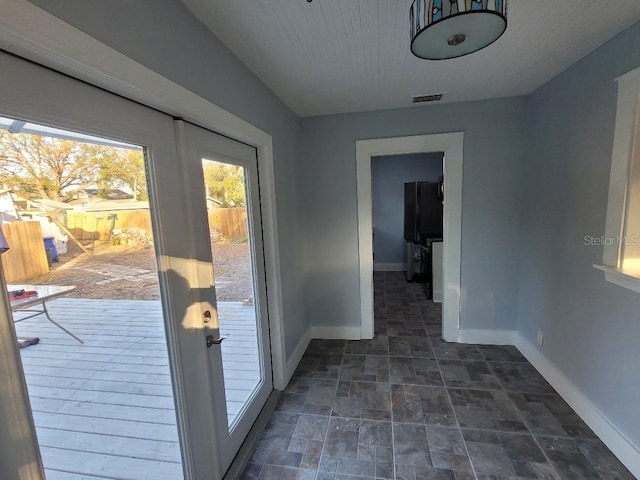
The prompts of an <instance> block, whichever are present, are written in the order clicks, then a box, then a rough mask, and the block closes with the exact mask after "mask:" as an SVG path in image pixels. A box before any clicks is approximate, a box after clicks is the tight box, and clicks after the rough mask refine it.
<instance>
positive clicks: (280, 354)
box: [0, 0, 288, 390]
mask: <svg viewBox="0 0 640 480" xmlns="http://www.w3.org/2000/svg"><path fill="white" fill-rule="evenodd" d="M0 49H4V50H6V51H8V52H10V53H13V54H15V55H18V56H20V57H23V58H26V59H28V60H32V61H34V62H36V63H39V64H41V65H44V66H46V67H49V68H52V69H54V70H57V71H59V72H62V73H65V74H67V75H70V76H72V77H75V78H78V79H80V80H84V81H86V82H87V83H90V84H92V85H96V86H98V87H101V88H104V89H105V90H107V91H110V92H113V93H116V94H118V95H121V96H123V97H125V98H129V99H131V100H134V101H136V102H139V103H141V104H143V105H147V106H149V107H152V108H155V109H157V110H160V111H161V112H164V113H167V114H169V115H172V116H174V117H177V118H182V119H184V120H187V121H189V122H191V123H194V124H196V125H200V126H202V127H205V128H208V129H209V130H212V131H215V132H217V133H221V134H223V135H225V136H227V137H229V138H232V139H234V140H238V141H240V142H244V143H246V144H248V145H251V146H253V147H255V148H256V150H257V151H258V169H259V174H260V188H261V193H262V214H263V234H264V249H265V263H266V267H267V285H268V286H269V288H268V298H269V329H270V337H271V354H272V368H273V384H274V388H276V389H278V390H282V389H284V387H285V386H286V384H287V382H288V378H287V375H286V364H287V362H286V351H285V337H284V323H283V317H282V289H281V278H282V277H281V272H280V250H279V243H278V229H277V216H276V193H275V176H274V165H273V144H272V138H271V135H269V134H268V133H266V132H264V131H262V130H260V129H258V128H256V127H255V126H253V125H251V124H250V123H248V122H246V121H244V120H242V119H241V118H239V117H237V116H235V115H233V114H232V113H230V112H228V111H226V110H224V109H222V108H220V107H218V106H217V105H214V104H213V103H211V102H209V101H208V100H206V99H204V98H202V97H200V96H199V95H197V94H195V93H193V92H191V91H190V90H187V89H186V88H184V87H182V86H180V85H178V84H177V83H174V82H172V81H170V80H168V79H167V78H165V77H163V76H162V75H160V74H158V73H156V72H154V71H153V70H151V69H149V68H147V67H145V66H144V65H142V64H140V63H138V62H136V61H134V60H132V59H130V58H129V57H127V56H125V55H123V54H122V53H120V52H118V51H116V50H114V49H113V48H111V47H109V46H107V45H105V44H103V43H101V42H99V41H98V40H96V39H95V38H93V37H91V36H89V35H87V34H85V33H84V32H82V31H80V30H78V29H77V28H75V27H73V26H72V25H69V24H68V23H65V22H63V21H62V20H60V19H59V18H57V17H55V16H53V15H51V14H50V13H48V12H46V11H44V10H42V9H40V8H38V7H36V6H35V5H33V4H32V3H30V2H28V1H27V0H2V1H0Z"/></svg>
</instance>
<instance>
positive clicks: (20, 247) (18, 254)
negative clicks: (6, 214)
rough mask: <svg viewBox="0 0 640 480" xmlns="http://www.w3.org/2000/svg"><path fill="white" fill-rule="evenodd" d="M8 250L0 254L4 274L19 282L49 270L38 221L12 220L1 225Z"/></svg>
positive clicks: (10, 281)
mask: <svg viewBox="0 0 640 480" xmlns="http://www.w3.org/2000/svg"><path fill="white" fill-rule="evenodd" d="M2 230H3V231H4V235H5V236H6V237H7V243H8V244H9V251H8V252H6V253H4V254H2V267H3V269H4V276H5V278H6V280H7V282H9V283H12V282H13V283H15V282H21V281H23V280H27V279H29V278H33V277H37V276H39V275H43V274H45V273H47V272H48V271H49V261H48V259H47V253H46V252H45V249H44V241H43V240H42V230H41V229H40V222H13V223H10V224H5V225H3V226H2Z"/></svg>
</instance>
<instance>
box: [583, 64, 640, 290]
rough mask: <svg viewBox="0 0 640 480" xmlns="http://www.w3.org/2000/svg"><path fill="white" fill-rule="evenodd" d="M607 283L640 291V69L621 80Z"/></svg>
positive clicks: (603, 267)
mask: <svg viewBox="0 0 640 480" xmlns="http://www.w3.org/2000/svg"><path fill="white" fill-rule="evenodd" d="M602 244H603V247H604V249H603V254H602V265H594V267H596V268H598V269H600V270H603V271H604V273H605V277H606V279H607V281H609V282H612V283H615V284H617V285H620V286H623V287H625V288H629V289H631V290H635V291H637V292H640V67H639V68H636V69H635V70H632V71H631V72H629V73H627V74H626V75H624V76H622V77H620V78H619V79H618V107H617V113H616V127H615V135H614V141H613V155H612V159H611V176H610V180H609V201H608V205H607V223H606V227H605V234H604V238H603V241H602Z"/></svg>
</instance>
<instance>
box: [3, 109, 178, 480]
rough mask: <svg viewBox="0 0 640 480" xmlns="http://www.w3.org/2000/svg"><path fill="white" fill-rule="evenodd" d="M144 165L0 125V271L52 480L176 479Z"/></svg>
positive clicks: (118, 151)
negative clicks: (0, 248)
mask: <svg viewBox="0 0 640 480" xmlns="http://www.w3.org/2000/svg"><path fill="white" fill-rule="evenodd" d="M145 157H146V155H145V151H144V149H143V148H142V147H140V146H136V145H130V144H126V143H122V142H118V141H113V140H109V139H106V138H103V137H98V136H92V135H85V134H80V133H76V132H73V131H69V130H62V129H57V128H52V127H51V126H44V125H39V124H36V123H29V122H25V121H20V120H16V119H13V118H7V117H0V183H2V184H5V185H6V184H9V185H11V186H12V190H11V191H6V192H4V193H3V194H2V195H1V196H2V203H1V204H0V218H1V220H2V223H3V225H2V228H3V231H4V232H5V234H6V236H7V238H8V244H9V250H8V251H7V252H6V253H5V254H4V255H3V256H2V262H3V267H4V268H3V270H4V275H5V278H6V281H7V283H8V285H7V290H8V293H9V299H10V307H11V310H12V311H13V321H14V323H15V331H16V335H17V338H16V341H17V342H18V345H19V346H20V353H21V360H22V366H23V370H24V375H25V378H26V382H27V388H28V392H29V397H30V403H31V409H32V413H33V418H34V421H35V426H36V433H37V437H38V443H39V446H40V452H41V455H42V460H43V464H44V468H45V472H46V475H47V478H50V479H57V478H60V479H61V478H71V477H73V478H76V477H77V478H94V476H95V477H97V476H99V477H100V478H104V479H131V480H138V479H146V478H175V479H181V478H183V467H182V456H181V449H180V441H179V436H178V429H177V422H176V410H175V401H174V396H173V383H172V377H171V372H170V361H169V355H168V350H167V341H166V340H167V337H166V333H165V316H164V312H163V309H162V303H161V300H160V299H161V292H160V288H159V282H158V269H157V263H156V255H155V244H154V235H153V229H152V216H153V215H152V213H155V212H152V211H151V210H150V208H149V201H148V197H149V195H150V194H151V195H153V194H154V193H155V192H154V191H153V190H152V191H150V192H149V191H148V189H147V181H146V168H145V162H146V160H145ZM154 220H155V219H154Z"/></svg>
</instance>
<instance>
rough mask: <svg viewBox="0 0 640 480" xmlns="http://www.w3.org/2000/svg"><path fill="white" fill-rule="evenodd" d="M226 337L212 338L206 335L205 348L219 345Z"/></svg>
mask: <svg viewBox="0 0 640 480" xmlns="http://www.w3.org/2000/svg"><path fill="white" fill-rule="evenodd" d="M228 336H229V335H220V336H219V337H218V338H214V337H213V335H207V348H211V347H212V346H214V345H220V344H221V343H222V341H223V340H224V339H225V338H227V337H228Z"/></svg>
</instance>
